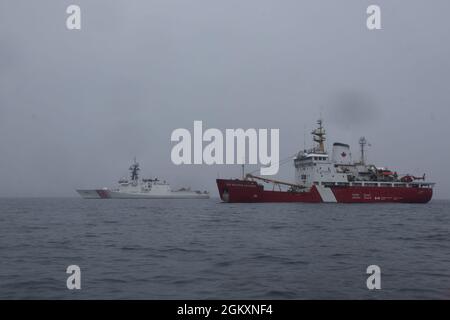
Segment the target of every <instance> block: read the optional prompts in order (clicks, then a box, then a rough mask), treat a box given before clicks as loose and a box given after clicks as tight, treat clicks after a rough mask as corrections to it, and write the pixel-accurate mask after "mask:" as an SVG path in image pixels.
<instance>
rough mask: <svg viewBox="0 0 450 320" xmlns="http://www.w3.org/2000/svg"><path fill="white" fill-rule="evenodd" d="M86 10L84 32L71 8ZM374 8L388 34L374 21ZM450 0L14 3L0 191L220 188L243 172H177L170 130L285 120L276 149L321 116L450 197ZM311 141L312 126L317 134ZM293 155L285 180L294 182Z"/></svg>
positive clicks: (334, 134)
mask: <svg viewBox="0 0 450 320" xmlns="http://www.w3.org/2000/svg"><path fill="white" fill-rule="evenodd" d="M70 4H78V5H80V7H81V10H82V30H80V31H69V30H67V29H66V26H65V21H66V17H67V14H66V13H65V10H66V8H67V6H68V5H70ZM370 4H378V5H380V7H381V10H382V27H383V29H382V30H379V31H369V30H368V29H367V28H366V17H367V16H366V13H365V12H366V8H367V6H368V5H370ZM449 12H450V1H448V0H434V1H425V0H423V1H415V0H408V1H406V0H405V1H400V0H399V1H384V0H372V1H363V0H345V1H344V0H341V1H336V0H328V1H325V0H321V1H318V0H310V1H300V0H281V1H280V0H245V1H244V0H215V1H211V0H158V1H148V0H145V1H144V0H133V1H125V0H122V1H111V0H108V1H107V0H96V1H92V0H76V1H75V0H73V1H61V0H53V1H47V0H45V1H44V0H40V1H23V0H2V1H1V2H0V179H1V182H0V196H76V193H75V191H74V190H75V188H78V187H103V186H111V185H113V184H114V183H115V182H116V181H117V180H118V178H120V177H121V176H123V175H125V174H127V168H128V166H129V164H130V162H131V161H132V159H133V157H134V156H136V157H137V158H138V160H139V161H140V163H141V165H142V169H143V174H147V175H149V176H154V175H158V176H160V177H162V178H165V179H168V180H169V181H170V182H171V184H172V185H173V186H174V187H176V186H181V185H191V186H192V187H194V188H201V189H208V190H210V191H212V192H213V195H217V192H216V187H215V181H214V180H215V178H216V177H217V176H218V175H220V176H221V177H231V176H237V175H239V170H240V169H239V167H237V166H206V165H201V166H179V167H178V166H175V165H173V164H172V163H171V160H170V151H171V148H172V146H173V144H172V143H171V142H170V134H171V132H172V131H173V130H174V129H176V128H188V129H190V130H192V125H193V121H194V120H203V121H204V124H205V126H206V127H214V128H219V129H225V128H238V127H243V128H279V129H280V157H281V158H283V157H286V156H289V155H291V154H293V153H295V152H296V151H298V150H299V149H301V148H303V145H304V130H305V128H306V129H307V131H310V130H311V129H312V128H313V127H314V124H315V120H316V119H317V118H318V117H319V115H320V114H322V116H323V118H324V121H325V125H326V128H327V130H328V133H329V135H328V138H329V140H328V143H329V144H331V143H332V142H334V141H341V142H348V143H350V144H351V145H352V147H353V154H354V156H356V155H357V149H356V148H357V141H358V138H359V137H360V136H361V135H365V136H366V138H367V140H368V141H369V142H370V143H371V145H372V146H371V147H370V149H369V153H368V156H369V160H370V161H371V162H374V163H376V164H377V165H380V166H381V165H385V166H389V167H391V168H392V169H394V170H397V171H398V172H400V173H414V174H422V173H424V172H426V173H427V174H428V177H429V178H430V179H431V180H434V181H435V182H437V188H436V197H437V198H450V182H449V179H450V148H449V142H448V139H449V137H450V126H449V121H450V109H449V107H450V62H449V57H450V41H449V39H450V23H449V20H448V14H449ZM307 142H308V144H309V143H310V136H309V135H307ZM293 176H294V169H293V166H292V165H290V164H289V165H288V166H284V167H282V169H281V171H280V175H279V176H278V177H279V178H283V179H291V180H292V179H293Z"/></svg>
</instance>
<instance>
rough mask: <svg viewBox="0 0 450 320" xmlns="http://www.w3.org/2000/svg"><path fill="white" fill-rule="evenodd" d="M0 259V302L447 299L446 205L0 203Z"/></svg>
mask: <svg viewBox="0 0 450 320" xmlns="http://www.w3.org/2000/svg"><path fill="white" fill-rule="evenodd" d="M0 257H1V261H0V298H3V299H31V298H45V299H47V298H49V299H72V298H75V299H93V298H98V299H116V298H117V299H214V298H217V299H245V298H248V299H319V298H326V299H350V298H355V299H367V298H368V299H383V298H387V299H400V298H413V299H415V298H424V299H431V298H438V299H449V298H450V202H449V201H438V200H435V201H433V202H431V203H429V204H426V205H412V204H395V205H393V204H389V205H387V204H383V205H373V204H371V205H362V204H361V205H360V204H352V205H344V204H301V203H297V204H224V203H220V201H219V200H218V199H211V200H171V201H164V200H83V199H78V198H70V199H0ZM72 264H76V265H78V266H80V268H81V287H82V288H81V290H68V289H67V287H66V279H67V277H68V276H69V275H68V274H66V268H67V266H68V265H72ZM373 264H376V265H378V266H380V268H381V286H382V289H381V290H377V291H369V290H368V289H367V287H366V279H367V277H368V275H367V274H366V268H367V266H369V265H373Z"/></svg>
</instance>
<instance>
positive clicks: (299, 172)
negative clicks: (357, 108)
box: [216, 120, 434, 203]
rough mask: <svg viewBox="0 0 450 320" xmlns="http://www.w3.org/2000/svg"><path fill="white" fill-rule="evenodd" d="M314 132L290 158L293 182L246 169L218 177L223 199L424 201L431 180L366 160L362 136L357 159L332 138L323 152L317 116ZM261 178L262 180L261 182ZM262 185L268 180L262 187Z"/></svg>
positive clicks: (428, 195)
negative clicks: (231, 176)
mask: <svg viewBox="0 0 450 320" xmlns="http://www.w3.org/2000/svg"><path fill="white" fill-rule="evenodd" d="M317 123H318V128H317V129H315V130H314V131H312V135H313V137H314V141H315V142H316V143H317V146H316V147H315V148H313V149H310V150H303V151H300V152H299V153H298V154H297V155H296V156H295V158H294V166H295V170H296V177H295V180H296V181H295V183H288V182H282V181H278V180H272V179H267V178H262V177H258V176H254V175H251V174H247V175H246V176H245V177H243V178H242V179H217V180H216V181H217V187H218V188H219V194H220V198H221V199H222V201H225V202H311V203H314V202H341V203H375V202H378V203H382V202H401V203H427V202H429V201H430V200H431V198H432V196H433V187H434V183H430V182H426V181H425V175H423V176H421V177H415V176H413V175H410V174H405V175H399V174H397V173H396V172H393V171H391V170H389V169H387V168H383V167H377V166H375V165H373V164H366V161H365V159H364V158H365V155H364V151H365V146H366V144H367V142H366V139H365V138H364V137H363V138H361V139H360V140H359V144H360V147H361V158H360V160H359V161H357V162H353V161H352V155H351V153H350V146H349V145H347V144H344V143H334V144H333V150H332V153H331V157H330V156H329V154H328V153H327V152H326V151H325V129H324V128H323V127H322V121H321V120H319V121H318V122H317ZM263 183H264V184H263ZM265 185H266V186H267V185H269V186H270V185H271V188H270V189H265Z"/></svg>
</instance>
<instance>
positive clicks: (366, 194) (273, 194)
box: [216, 179, 433, 203]
mask: <svg viewBox="0 0 450 320" xmlns="http://www.w3.org/2000/svg"><path fill="white" fill-rule="evenodd" d="M216 182H217V187H218V188H219V194H220V198H221V199H222V201H225V202H312V203H317V202H339V203H373V202H378V203H383V202H399V203H427V202H429V201H430V200H431V198H432V196H433V189H432V188H422V187H369V186H363V187H361V186H342V187H340V186H334V187H330V188H323V187H321V189H319V188H318V187H316V186H313V187H312V188H311V189H310V190H309V191H305V192H289V191H269V190H264V187H263V186H262V185H260V184H258V183H256V182H255V181H247V180H237V179H236V180H224V179H217V180H216Z"/></svg>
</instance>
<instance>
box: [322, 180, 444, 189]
mask: <svg viewBox="0 0 450 320" xmlns="http://www.w3.org/2000/svg"><path fill="white" fill-rule="evenodd" d="M314 184H316V185H319V184H321V185H323V186H324V187H387V188H433V187H434V185H435V183H432V182H409V183H408V182H383V181H356V182H321V183H319V182H315V183H314Z"/></svg>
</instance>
